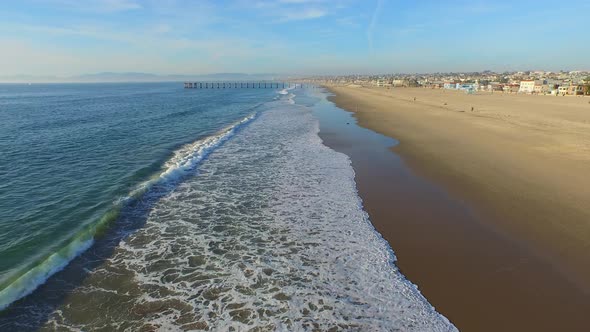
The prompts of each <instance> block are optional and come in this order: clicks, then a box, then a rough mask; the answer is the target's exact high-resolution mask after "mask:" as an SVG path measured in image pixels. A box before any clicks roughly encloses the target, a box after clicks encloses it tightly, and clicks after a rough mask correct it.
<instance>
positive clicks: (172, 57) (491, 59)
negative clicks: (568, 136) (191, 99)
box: [0, 0, 590, 77]
mask: <svg viewBox="0 0 590 332" xmlns="http://www.w3.org/2000/svg"><path fill="white" fill-rule="evenodd" d="M588 13H590V1H588V0H570V1H564V2H558V1H554V0H551V1H546V0H536V1H531V0H518V1H517V0H510V1H506V0H494V1H484V0H469V1H464V0H444V1H443V0H441V1H439V0H414V1H408V0H404V1H399V0H360V1H356V0H276V1H270V0H249V1H248V0H227V1H223V0H219V1H213V0H211V1H206V0H202V1H199V0H192V1H191V0H186V1H183V0H19V1H2V2H0V76H9V75H54V76H64V77H65V76H73V75H80V74H89V73H97V72H145V73H154V74H210V73H220V72H222V73H252V74H255V73H279V74H298V75H312V74H317V75H320V74H321V75H325V74H327V75H332V74H377V73H414V72H417V73H425V72H450V71H455V72H457V71H482V70H488V69H489V70H495V71H505V70H508V71H512V70H552V71H557V70H590V57H588V54H590V30H589V29H588V27H587V22H588ZM585 23H586V24H585Z"/></svg>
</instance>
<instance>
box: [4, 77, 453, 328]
mask: <svg viewBox="0 0 590 332" xmlns="http://www.w3.org/2000/svg"><path fill="white" fill-rule="evenodd" d="M326 96H327V93H326V92H324V91H322V90H321V89H317V88H308V89H301V88H298V89H290V90H285V89H283V90H281V89H183V87H182V84H181V83H180V84H179V83H150V84H147V83H146V84H63V85H60V84H44V85H0V310H1V311H0V330H2V331H4V330H7V331H8V330H17V331H21V330H48V331H50V330H64V331H71V330H76V331H78V330H80V331H86V330H105V331H112V330H117V331H139V330H145V331H151V330H162V331H170V330H180V331H183V330H199V329H201V330H203V329H209V330H222V331H230V330H234V331H245V330H252V329H253V330H258V331H266V330H288V331H293V330H310V331H311V330H328V329H337V330H342V329H344V330H362V331H367V330H404V331H454V330H455V328H454V327H453V325H452V324H451V323H449V322H448V320H447V319H446V318H444V317H443V316H442V315H440V314H439V313H437V312H436V311H435V310H434V308H433V307H432V306H431V305H430V304H429V303H428V302H427V300H426V299H425V298H424V297H423V296H422V295H421V294H420V292H419V291H418V289H417V287H416V286H415V285H413V284H412V283H411V282H410V281H408V280H406V279H405V277H404V276H403V275H402V274H401V273H400V272H399V271H398V270H397V268H396V267H395V255H394V253H393V251H392V250H391V248H390V247H389V245H388V244H387V242H386V241H384V240H383V239H382V238H381V236H380V235H379V234H378V233H377V232H376V231H375V229H374V228H373V226H372V225H371V223H370V220H369V218H368V215H367V214H366V213H365V212H364V210H363V208H362V201H361V199H360V198H359V196H358V194H357V191H356V185H355V182H354V170H353V169H352V166H351V163H350V160H349V158H348V157H347V156H346V155H344V154H341V153H337V152H335V151H333V150H331V149H329V148H328V147H326V146H325V145H323V144H322V141H321V139H320V138H319V136H318V132H319V130H320V123H319V121H318V119H317V117H316V116H315V115H314V112H316V111H317V108H318V107H321V105H322V104H323V103H325V102H326V100H325V99H326Z"/></svg>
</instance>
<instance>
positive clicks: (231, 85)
mask: <svg viewBox="0 0 590 332" xmlns="http://www.w3.org/2000/svg"><path fill="white" fill-rule="evenodd" d="M184 88H185V89H291V88H292V89H303V88H313V89H315V88H316V86H315V85H313V84H305V83H298V82H297V83H295V82H184Z"/></svg>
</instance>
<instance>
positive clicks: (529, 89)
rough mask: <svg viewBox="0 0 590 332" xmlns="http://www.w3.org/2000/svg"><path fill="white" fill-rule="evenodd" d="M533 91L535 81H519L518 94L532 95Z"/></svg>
mask: <svg viewBox="0 0 590 332" xmlns="http://www.w3.org/2000/svg"><path fill="white" fill-rule="evenodd" d="M534 91H535V81H534V80H526V81H520V87H519V88H518V93H533V92H534Z"/></svg>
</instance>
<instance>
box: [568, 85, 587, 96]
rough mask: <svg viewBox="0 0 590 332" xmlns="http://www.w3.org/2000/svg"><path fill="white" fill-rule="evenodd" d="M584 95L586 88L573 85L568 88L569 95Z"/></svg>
mask: <svg viewBox="0 0 590 332" xmlns="http://www.w3.org/2000/svg"><path fill="white" fill-rule="evenodd" d="M583 94H584V86H583V85H581V84H572V85H570V86H569V87H568V95H572V96H581V95H583Z"/></svg>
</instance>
